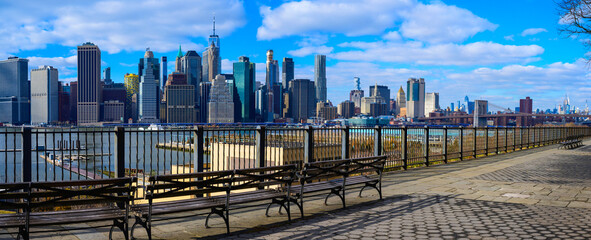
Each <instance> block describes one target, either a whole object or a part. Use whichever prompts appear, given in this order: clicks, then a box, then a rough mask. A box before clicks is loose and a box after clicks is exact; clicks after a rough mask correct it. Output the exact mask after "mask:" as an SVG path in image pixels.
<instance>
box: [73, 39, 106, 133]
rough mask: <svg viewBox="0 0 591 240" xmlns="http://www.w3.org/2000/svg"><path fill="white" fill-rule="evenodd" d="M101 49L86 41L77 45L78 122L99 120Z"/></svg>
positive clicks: (93, 122) (90, 122)
mask: <svg viewBox="0 0 591 240" xmlns="http://www.w3.org/2000/svg"><path fill="white" fill-rule="evenodd" d="M101 88H102V85H101V50H100V49H99V47H98V46H97V45H94V44H93V43H90V42H87V43H84V44H82V45H80V46H78V111H77V117H78V121H77V122H78V124H96V123H98V121H99V120H100V103H101V102H102V101H101V100H102V99H101V93H102V89H101Z"/></svg>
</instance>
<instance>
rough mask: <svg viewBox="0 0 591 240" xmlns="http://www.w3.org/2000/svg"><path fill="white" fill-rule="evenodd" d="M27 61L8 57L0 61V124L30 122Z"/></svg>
mask: <svg viewBox="0 0 591 240" xmlns="http://www.w3.org/2000/svg"><path fill="white" fill-rule="evenodd" d="M28 68H29V60H28V59H25V58H18V57H9V58H8V60H4V61H0V84H1V86H2V87H0V112H1V113H2V114H0V122H2V123H12V124H25V123H29V122H31V103H30V99H31V90H30V87H29V81H28V80H29V69H28Z"/></svg>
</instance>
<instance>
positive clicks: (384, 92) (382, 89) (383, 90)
mask: <svg viewBox="0 0 591 240" xmlns="http://www.w3.org/2000/svg"><path fill="white" fill-rule="evenodd" d="M374 88H375V86H369V96H370V97H372V96H373V95H374V93H375V90H374ZM377 88H378V92H379V93H380V96H381V97H382V98H383V99H384V102H385V103H386V104H388V112H389V111H390V110H391V109H390V108H389V104H390V89H389V88H388V87H387V86H382V85H377Z"/></svg>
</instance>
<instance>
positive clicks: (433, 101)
mask: <svg viewBox="0 0 591 240" xmlns="http://www.w3.org/2000/svg"><path fill="white" fill-rule="evenodd" d="M439 109H440V107H439V93H427V94H425V117H429V113H432V112H434V111H436V110H439Z"/></svg>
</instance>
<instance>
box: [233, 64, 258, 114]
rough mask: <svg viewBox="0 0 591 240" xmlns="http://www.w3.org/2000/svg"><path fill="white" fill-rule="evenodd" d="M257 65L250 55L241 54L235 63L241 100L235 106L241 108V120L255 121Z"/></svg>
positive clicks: (235, 75)
mask: <svg viewBox="0 0 591 240" xmlns="http://www.w3.org/2000/svg"><path fill="white" fill-rule="evenodd" d="M255 74H256V65H255V63H253V62H250V60H249V59H248V57H245V56H241V57H239V58H238V62H235V63H234V81H235V84H236V90H237V93H238V97H239V99H240V101H239V102H238V103H237V104H235V107H238V108H240V121H242V122H254V121H255V99H254V97H255V91H254V85H255V79H256V76H255Z"/></svg>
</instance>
